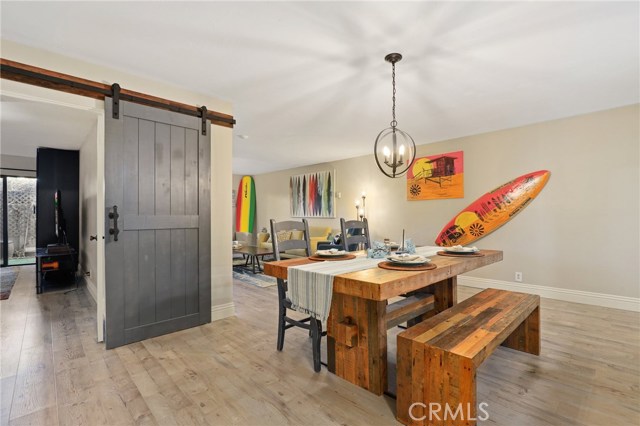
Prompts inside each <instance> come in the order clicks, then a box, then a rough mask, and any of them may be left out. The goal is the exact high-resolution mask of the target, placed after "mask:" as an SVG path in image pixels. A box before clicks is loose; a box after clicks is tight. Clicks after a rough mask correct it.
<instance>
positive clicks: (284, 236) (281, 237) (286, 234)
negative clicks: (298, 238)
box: [276, 231, 291, 242]
mask: <svg viewBox="0 0 640 426" xmlns="http://www.w3.org/2000/svg"><path fill="white" fill-rule="evenodd" d="M276 238H277V239H278V242H282V241H287V240H290V239H291V231H278V232H276Z"/></svg>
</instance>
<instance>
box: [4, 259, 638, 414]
mask: <svg viewBox="0 0 640 426" xmlns="http://www.w3.org/2000/svg"><path fill="white" fill-rule="evenodd" d="M34 279H35V278H34V268H33V267H23V268H22V269H21V272H20V275H19V277H18V281H17V283H16V286H15V287H14V290H13V292H12V294H11V298H10V299H9V300H7V301H2V302H0V321H1V329H0V331H1V336H0V343H1V345H2V348H1V350H2V358H1V361H2V363H1V379H2V383H1V384H2V388H1V389H2V395H1V403H2V412H1V422H2V425H5V424H11V425H14V424H15V425H22V424H35V425H128V424H143V425H151V424H163V425H164V424H166V425H173V424H181V425H190V424H196V425H200V424H210V425H233V424H236V425H252V426H253V425H303V424H304V425H395V424H398V423H396V422H395V415H394V411H395V401H394V400H393V399H391V398H389V397H376V396H374V395H373V394H370V393H369V392H367V391H365V390H363V389H360V388H357V387H355V386H353V385H351V384H350V383H347V382H345V381H343V380H341V379H339V378H338V377H336V376H334V375H332V374H330V373H328V372H327V371H326V369H324V368H323V370H322V372H321V373H319V374H316V373H314V372H313V368H312V363H311V342H310V340H309V338H308V336H307V334H306V333H305V332H304V331H302V330H296V329H292V330H289V331H288V333H287V337H286V341H285V347H284V351H283V352H277V351H276V350H275V339H276V311H277V308H276V306H277V303H276V291H275V287H271V288H266V289H261V288H257V287H252V286H249V285H246V284H244V283H240V282H236V285H235V302H236V308H237V317H235V318H229V319H225V320H221V321H217V322H215V323H212V324H208V325H206V326H203V327H198V328H193V329H190V330H185V331H181V332H178V333H174V334H171V335H168V336H162V337H159V338H155V339H151V340H147V341H145V342H143V343H135V344H131V345H128V346H126V347H122V348H119V349H116V350H110V351H105V350H104V347H103V345H101V344H98V343H96V342H95V305H94V304H93V301H92V299H91V298H90V296H89V295H88V293H87V292H86V289H83V288H81V289H80V290H79V291H78V292H71V293H68V294H63V293H50V294H44V295H40V296H36V295H35V290H34ZM475 292H476V290H474V289H468V288H464V287H462V288H460V297H461V299H463V298H464V297H468V296H470V295H471V294H473V293H475ZM398 331H400V330H399V329H395V330H394V332H393V333H390V336H389V357H390V362H391V363H394V362H395V359H394V358H395V357H394V351H395V343H394V340H395V334H396V333H397V332H398ZM639 377H640V315H639V314H637V313H632V312H625V311H619V310H614V309H607V308H600V307H593V306H587V305H579V304H573V303H566V302H559V301H553V300H546V299H543V300H542V354H541V356H540V357H535V356H532V355H528V354H524V353H519V352H515V351H512V350H509V349H504V348H500V349H498V350H497V351H496V353H494V355H492V356H491V357H490V358H489V359H488V360H487V361H486V362H485V363H484V364H483V365H482V367H481V368H480V371H479V377H478V401H479V402H482V401H485V402H487V403H488V404H489V406H488V412H489V414H490V419H489V420H487V421H486V422H483V424H487V425H505V426H507V425H508V426H511V425H518V426H520V425H603V426H605V425H606V426H612V425H634V424H639V423H640V411H639V407H640V383H639V382H640V378H639Z"/></svg>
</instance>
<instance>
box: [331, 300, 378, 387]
mask: <svg viewBox="0 0 640 426" xmlns="http://www.w3.org/2000/svg"><path fill="white" fill-rule="evenodd" d="M386 305H387V302H386V301H375V300H368V299H362V298H359V297H355V296H347V295H344V294H340V293H334V294H333V298H332V301H331V314H330V315H329V319H328V321H327V357H328V362H327V366H328V368H329V371H331V372H332V373H335V374H336V375H337V376H339V377H341V378H343V379H345V380H347V381H349V382H351V383H353V384H355V385H358V386H360V387H362V388H365V389H367V390H369V391H370V392H373V393H374V394H376V395H382V393H383V392H384V391H385V390H386V388H387V328H386V322H385V321H386V320H385V312H386Z"/></svg>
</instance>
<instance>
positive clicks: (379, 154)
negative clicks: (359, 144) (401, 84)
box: [373, 53, 416, 178]
mask: <svg viewBox="0 0 640 426" xmlns="http://www.w3.org/2000/svg"><path fill="white" fill-rule="evenodd" d="M401 59H402V55H401V54H399V53H389V54H388V55H387V56H385V57H384V60H385V61H387V62H391V82H392V85H393V98H392V101H393V107H392V109H391V113H392V120H391V123H390V124H391V127H387V128H386V129H384V130H383V131H381V132H380V133H379V134H378V137H377V138H376V143H375V145H374V147H373V154H374V156H375V158H376V163H377V164H378V168H379V169H380V171H381V172H382V173H384V174H385V175H387V176H389V177H390V178H396V177H400V176H402V175H404V174H405V173H406V171H407V170H408V169H409V167H410V166H411V164H412V163H413V160H415V158H416V144H415V142H414V141H413V138H412V137H411V136H410V135H409V134H408V133H406V132H403V131H402V130H400V129H398V127H397V126H398V122H397V121H396V62H399V61H400V60H401Z"/></svg>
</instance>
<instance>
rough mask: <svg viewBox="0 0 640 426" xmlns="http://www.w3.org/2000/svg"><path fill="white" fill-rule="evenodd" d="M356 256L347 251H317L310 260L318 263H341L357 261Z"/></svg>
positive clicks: (333, 249)
mask: <svg viewBox="0 0 640 426" xmlns="http://www.w3.org/2000/svg"><path fill="white" fill-rule="evenodd" d="M355 258H356V255H355V254H351V253H348V252H346V251H345V250H338V249H335V248H332V249H328V250H317V251H316V253H315V254H314V255H312V256H309V260H314V261H316V262H322V261H325V260H327V261H330V262H331V261H340V260H350V259H355Z"/></svg>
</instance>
